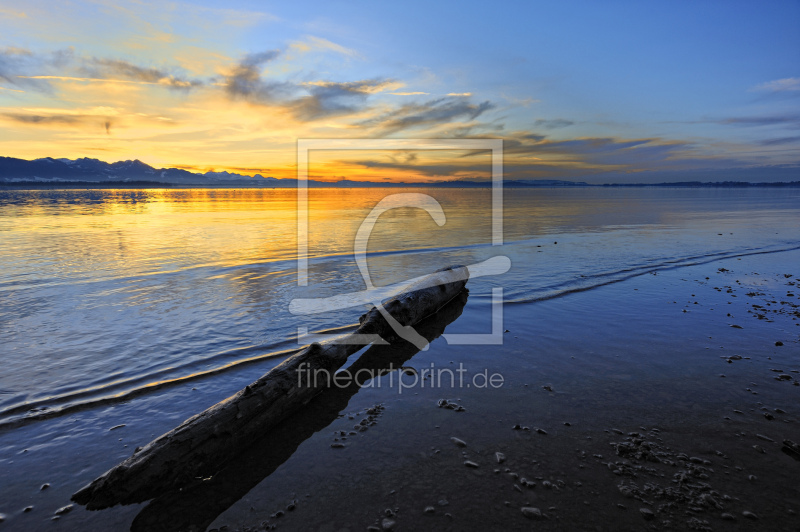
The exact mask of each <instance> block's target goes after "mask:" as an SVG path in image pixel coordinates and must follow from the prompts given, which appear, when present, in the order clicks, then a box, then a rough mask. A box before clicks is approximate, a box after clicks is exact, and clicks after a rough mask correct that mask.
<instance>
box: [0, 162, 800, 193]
mask: <svg viewBox="0 0 800 532" xmlns="http://www.w3.org/2000/svg"><path fill="white" fill-rule="evenodd" d="M653 177H655V175H654V176H653ZM159 184H162V185H170V186H172V185H175V186H202V187H226V186H234V187H271V188H276V187H279V188H288V187H292V188H294V187H296V186H297V180H296V179H291V178H288V179H278V178H275V177H264V176H261V175H260V174H256V175H255V176H249V175H242V174H235V173H230V172H206V173H202V174H201V173H193V172H189V171H186V170H181V169H178V168H159V169H156V168H153V167H152V166H150V165H148V164H145V163H143V162H142V161H140V160H138V159H135V160H128V161H117V162H115V163H107V162H104V161H101V160H99V159H90V158H88V157H84V158H81V159H53V158H52V157H44V158H41V159H35V160H33V161H28V160H25V159H16V158H13V157H0V185H3V186H5V187H29V186H34V185H37V186H50V187H53V186H71V187H76V186H81V185H87V186H92V187H97V186H109V187H125V186H131V187H143V186H150V185H152V186H158V185H159ZM308 186H309V187H311V188H318V187H338V188H355V187H392V188H400V187H441V188H487V187H491V186H492V183H491V181H478V180H474V179H466V180H452V181H436V182H429V183H386V182H373V181H352V180H349V179H344V180H341V181H336V182H328V181H315V180H309V181H308ZM592 186H604V187H642V186H649V187H764V186H781V187H796V186H800V181H785V182H769V183H761V182H759V183H750V182H745V181H715V182H701V181H681V182H675V183H673V182H661V183H610V184H604V185H594V184H589V183H586V182H583V181H563V180H557V179H523V180H511V179H506V180H504V181H503V187H505V188H530V187H592Z"/></svg>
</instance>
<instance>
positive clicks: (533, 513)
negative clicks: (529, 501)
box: [522, 506, 542, 519]
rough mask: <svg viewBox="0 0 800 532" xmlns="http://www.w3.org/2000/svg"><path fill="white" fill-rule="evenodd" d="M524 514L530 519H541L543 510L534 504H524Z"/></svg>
mask: <svg viewBox="0 0 800 532" xmlns="http://www.w3.org/2000/svg"><path fill="white" fill-rule="evenodd" d="M522 515H524V516H525V517H527V518H528V519H541V518H542V511H541V510H540V509H538V508H534V507H533V506H524V507H523V508H522Z"/></svg>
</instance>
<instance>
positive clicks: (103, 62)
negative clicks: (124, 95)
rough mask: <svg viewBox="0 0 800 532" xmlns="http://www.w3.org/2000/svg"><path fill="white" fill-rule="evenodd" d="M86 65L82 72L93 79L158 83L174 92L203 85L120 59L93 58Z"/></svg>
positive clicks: (197, 81) (196, 81) (194, 80)
mask: <svg viewBox="0 0 800 532" xmlns="http://www.w3.org/2000/svg"><path fill="white" fill-rule="evenodd" d="M86 63H87V64H86V65H85V66H84V67H83V68H82V71H83V72H84V73H85V74H87V75H88V76H89V77H93V78H100V79H125V80H131V81H143V82H146V83H159V84H161V85H165V86H166V87H168V88H170V89H175V90H190V89H192V88H194V87H198V86H201V85H203V82H202V81H200V80H196V79H187V78H182V77H179V76H175V75H174V74H171V73H169V72H167V71H165V70H161V69H157V68H148V67H141V66H139V65H135V64H133V63H130V62H128V61H123V60H121V59H102V58H101V59H98V58H93V59H91V60H88V61H87V62H86Z"/></svg>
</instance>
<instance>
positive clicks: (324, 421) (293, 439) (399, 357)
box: [131, 290, 468, 532]
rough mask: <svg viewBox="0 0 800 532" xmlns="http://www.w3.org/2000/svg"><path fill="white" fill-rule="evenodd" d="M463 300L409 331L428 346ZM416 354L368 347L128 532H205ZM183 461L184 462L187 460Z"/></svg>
mask: <svg viewBox="0 0 800 532" xmlns="http://www.w3.org/2000/svg"><path fill="white" fill-rule="evenodd" d="M467 297H468V296H467V291H466V290H462V291H461V292H460V293H459V294H458V295H457V296H456V297H455V298H453V299H452V300H451V301H450V302H449V303H448V304H447V305H445V306H444V307H443V308H442V309H441V310H439V311H438V312H437V313H436V314H434V315H433V316H431V317H430V318H426V319H425V320H423V321H422V322H420V323H418V324H416V325H414V328H415V329H416V330H417V331H418V332H419V334H420V335H422V336H423V337H424V338H425V339H426V340H427V341H428V342H433V341H434V340H435V339H436V338H438V337H439V336H441V335H442V334H443V333H444V331H445V328H446V327H447V326H449V325H450V324H451V323H452V322H454V321H455V320H456V319H458V317H459V316H460V315H461V312H462V311H463V309H464V306H465V305H466V302H467ZM418 352H419V349H418V348H417V347H416V346H414V345H413V344H411V343H409V342H406V341H402V340H399V341H393V342H392V343H390V344H388V345H372V346H370V348H369V349H367V350H366V351H365V352H364V353H362V354H360V355H359V356H358V359H357V360H355V361H353V363H352V364H350V366H349V367H348V368H347V369H345V370H342V372H343V373H346V374H348V375H349V376H350V378H349V379H348V380H347V385H346V386H333V387H331V388H326V389H324V390H322V391H321V392H320V393H319V394H318V395H316V396H315V397H314V398H313V399H312V400H311V401H309V402H308V404H307V405H305V406H304V407H303V408H301V409H300V410H298V411H297V412H295V413H294V414H292V415H291V416H289V417H287V418H286V419H284V420H283V421H281V422H280V423H278V424H277V425H276V426H275V427H273V428H271V429H270V430H269V431H267V433H266V434H263V435H254V441H253V442H251V444H249V445H248V446H247V447H246V448H244V449H238V448H230V449H228V453H227V456H225V457H222V458H223V460H225V464H224V465H221V466H216V467H214V469H215V470H216V471H217V472H216V473H215V474H214V475H213V476H212V477H211V478H210V479H209V478H208V476H206V477H204V478H203V479H202V480H196V481H194V482H192V483H191V484H187V485H185V486H182V489H170V490H168V491H166V492H164V493H162V494H160V495H159V496H157V497H155V499H154V500H152V501H150V502H149V503H148V504H147V506H145V507H144V508H143V509H142V510H141V511H140V512H139V514H138V515H137V516H136V518H135V519H134V520H133V522H132V523H131V532H174V531H176V530H206V529H208V528H209V527H210V526H211V523H212V522H214V521H215V520H216V519H217V518H218V517H219V515H220V514H222V513H223V512H224V511H226V510H227V509H228V508H230V507H231V506H232V505H233V504H235V503H236V502H237V501H239V500H240V499H241V498H242V497H244V496H245V495H246V494H247V493H249V492H250V490H252V489H253V488H254V487H255V486H256V485H258V484H259V483H261V482H262V481H263V480H264V479H265V478H267V477H268V476H269V475H270V474H272V473H273V472H274V471H275V470H276V469H278V468H279V467H280V466H281V465H283V463H284V462H286V461H287V460H289V458H291V457H292V455H294V453H295V451H296V450H297V448H298V447H300V445H302V444H303V442H305V441H306V440H307V439H308V438H310V437H311V436H312V435H314V434H315V433H318V432H322V431H326V429H327V428H328V427H329V426H330V425H331V423H333V422H334V421H336V420H337V419H338V418H339V416H340V415H341V413H342V412H345V411H347V410H348V404H349V403H350V401H351V399H352V397H353V396H355V395H356V394H357V393H358V392H359V390H361V388H362V386H365V385H366V386H370V381H371V380H372V379H374V378H379V377H380V376H382V375H386V374H388V373H390V372H392V371H398V370H399V368H401V367H402V366H404V365H405V364H407V363H408V361H409V360H411V359H412V358H413V357H414V355H416V354H417V353H418ZM398 378H399V376H398ZM372 386H375V385H372ZM323 445H325V444H324V443H323ZM332 452H333V453H337V452H338V451H332ZM187 459H188V460H189V461H190V457H187ZM176 467H177V466H176Z"/></svg>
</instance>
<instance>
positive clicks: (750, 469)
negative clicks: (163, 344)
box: [0, 244, 800, 531]
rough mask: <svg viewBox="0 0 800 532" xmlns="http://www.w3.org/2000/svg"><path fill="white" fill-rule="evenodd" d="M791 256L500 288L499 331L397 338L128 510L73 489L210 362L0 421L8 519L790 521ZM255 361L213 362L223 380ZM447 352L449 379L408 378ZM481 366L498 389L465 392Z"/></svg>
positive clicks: (798, 436)
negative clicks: (169, 382)
mask: <svg viewBox="0 0 800 532" xmlns="http://www.w3.org/2000/svg"><path fill="white" fill-rule="evenodd" d="M559 245H562V244H559ZM797 264H800V251H788V252H778V253H768V254H749V255H743V256H740V257H732V258H727V259H724V260H718V261H713V262H708V263H705V264H699V265H695V266H687V267H682V268H674V269H661V270H654V271H652V272H651V273H647V274H645V275H640V276H638V277H634V278H631V279H627V280H625V281H622V282H618V283H614V284H609V285H607V286H601V287H599V288H596V289H593V290H589V291H584V292H576V293H571V294H566V295H564V296H563V297H558V298H554V299H549V300H543V301H537V302H533V303H519V304H507V305H506V306H505V309H504V312H505V314H504V318H505V319H504V329H506V330H507V332H506V333H505V334H504V343H503V345H484V346H481V345H478V346H455V345H453V346H448V345H447V344H446V343H445V342H444V341H443V339H442V338H437V339H435V340H433V342H432V343H431V347H430V349H429V350H428V351H423V352H416V350H415V349H413V348H409V347H408V346H405V347H404V346H399V347H396V348H392V349H394V351H392V352H391V354H388V355H387V353H383V355H386V356H389V359H390V361H392V360H395V361H396V362H398V365H397V366H393V367H398V366H402V367H404V368H406V369H405V370H394V371H390V372H387V373H386V374H385V375H383V376H382V377H380V378H379V379H377V380H376V381H373V382H372V383H371V385H367V383H362V384H363V387H361V388H360V389H352V390H350V392H351V393H344V394H343V395H340V396H338V397H337V398H333V397H330V398H328V400H327V401H320V402H318V403H319V404H315V403H314V402H313V401H312V403H310V404H309V407H310V410H309V414H308V417H307V418H305V419H301V420H299V421H298V422H296V423H295V424H294V425H292V426H287V427H285V428H284V429H283V430H284V431H285V432H284V433H283V434H282V436H281V435H280V434H278V435H274V436H273V439H272V440H270V439H269V438H265V439H264V440H263V441H256V442H254V445H253V447H252V448H251V449H250V450H249V451H248V452H247V453H245V454H243V455H241V456H240V457H237V458H235V459H234V460H232V461H231V462H230V463H228V464H226V465H225V466H224V467H223V468H222V469H221V471H220V473H219V474H218V475H215V476H214V477H212V478H208V479H198V483H197V485H195V486H192V487H191V488H190V489H188V490H186V493H185V494H181V493H176V494H174V495H173V496H171V497H164V498H161V499H156V500H154V501H150V502H148V503H144V504H140V505H132V506H125V507H119V506H118V507H115V508H112V509H110V510H104V511H101V512H88V511H86V510H85V509H84V508H83V507H80V506H77V505H75V506H70V502H69V496H70V495H71V494H72V493H73V492H74V491H76V490H77V489H79V488H80V487H82V486H83V485H84V484H85V483H87V482H88V481H90V480H91V479H93V478H95V477H96V476H97V475H99V474H100V473H102V472H104V471H105V470H107V469H108V468H109V467H111V466H113V465H115V464H116V463H118V462H119V461H121V460H122V459H124V458H126V457H127V456H129V455H130V454H131V452H132V451H133V449H134V448H135V447H136V446H140V445H144V444H146V443H148V442H149V441H150V440H151V439H153V437H154V436H158V435H159V434H161V433H163V432H166V431H167V430H169V429H171V428H173V427H174V426H176V425H177V424H178V423H180V422H181V421H183V420H184V419H186V418H187V417H189V416H191V415H193V414H194V413H196V412H197V411H199V409H197V405H198V404H203V403H204V402H205V403H206V406H210V404H213V403H214V402H216V401H217V400H219V398H217V397H216V396H217V394H218V390H215V392H214V393H210V392H207V391H204V389H205V388H207V387H208V385H209V383H210V382H211V380H212V379H211V378H207V379H205V380H204V379H198V380H196V381H193V382H190V383H186V384H184V385H181V386H180V387H177V388H173V389H167V390H162V391H157V392H155V393H153V394H150V395H147V396H143V397H140V398H137V399H136V400H134V401H130V402H125V403H120V404H112V405H108V406H104V407H102V408H95V409H88V410H82V411H77V412H74V413H72V414H69V415H66V416H63V417H60V418H56V419H54V420H51V421H48V422H47V423H48V425H47V426H46V429H45V428H44V426H43V425H41V424H38V423H32V424H28V425H24V426H21V427H18V428H16V429H14V431H13V432H9V431H7V432H5V433H2V434H0V444H2V450H3V452H2V456H3V458H4V460H3V462H2V464H1V466H2V476H3V479H4V484H5V486H4V493H5V494H9V495H8V496H6V497H4V502H3V504H2V508H1V509H0V511H2V513H3V514H4V522H3V523H2V524H0V526H1V527H2V528H4V529H7V530H56V529H58V530H79V529H106V530H126V529H129V528H132V529H134V530H159V529H162V530H170V529H182V530H192V529H195V530H203V529H209V530H213V529H217V530H263V529H273V528H274V529H278V530H324V531H338V530H486V529H508V530H527V529H531V528H534V527H535V528H537V529H550V530H650V529H652V530H753V529H758V530H797V529H798V528H800V516H799V515H798V512H800V505H798V501H800V489H798V487H797V486H798V482H797V479H798V477H799V476H800V456H798V454H797V452H796V450H793V449H792V447H791V445H790V444H784V442H785V441H786V442H800V426H798V422H799V421H800V411H798V408H799V407H798V405H800V386H799V385H798V382H800V342H798V339H799V338H800V313H799V311H800V307H799V306H798V305H800V299H798V297H797V294H798V286H797V283H798V282H800V280H798V277H800V271H798V269H797ZM458 310H459V312H456V314H458V315H457V316H455V317H454V318H453V319H454V321H452V323H450V324H448V325H446V327H447V333H450V332H488V331H489V330H490V318H489V314H488V306H487V305H485V304H481V302H480V301H479V300H478V301H470V300H467V301H466V306H464V308H463V309H458ZM434 329H435V327H434ZM439 333H440V331H438V330H434V331H433V333H432V334H433V335H434V336H436V335H438V334H439ZM357 357H358V355H354V356H353V359H354V362H353V365H354V366H355V365H356V364H359V363H361V364H367V366H365V367H372V366H368V364H369V362H368V361H367V362H364V361H361V362H359V360H360V359H357ZM391 357H395V358H391ZM382 363H383V362H382V361H379V362H376V364H378V366H377V367H380V365H381V364H382ZM268 364H274V362H271V361H270V362H268V363H263V364H257V365H253V366H249V367H243V368H241V369H238V370H235V371H232V372H230V373H229V374H227V375H226V386H229V388H230V393H233V392H235V391H236V390H238V389H240V388H241V387H243V386H244V385H245V384H247V383H248V382H249V381H250V380H252V377H253V376H254V375H255V376H258V375H260V374H262V373H263V372H264V371H265V368H267V369H268ZM459 367H462V368H464V369H465V371H464V373H463V380H464V386H463V387H458V386H455V387H451V386H450V383H449V379H445V381H446V382H443V383H442V384H443V385H442V386H440V387H436V386H431V383H430V379H427V382H426V381H425V380H423V381H421V382H420V381H418V382H417V384H416V385H413V382H414V380H415V378H416V379H419V376H420V373H421V370H423V369H425V368H433V369H440V368H459ZM411 368H413V370H412V369H411ZM484 372H487V373H486V374H488V375H492V374H500V375H502V377H503V385H502V386H501V387H498V388H492V387H484V386H480V385H478V386H475V385H474V384H475V383H476V382H477V383H478V384H480V383H481V380H480V378H479V379H478V381H475V380H474V379H475V377H476V375H479V374H481V373H484ZM398 378H402V379H403V380H404V383H406V386H407V387H403V388H400V387H398V384H397V379H398ZM379 383H380V386H379V385H378V384H379ZM456 384H458V383H456ZM467 384H470V386H466V385H467ZM401 390H402V392H401ZM443 400H444V401H443ZM203 408H204V407H203ZM201 409H202V408H201ZM76 449H77V450H80V452H76Z"/></svg>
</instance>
